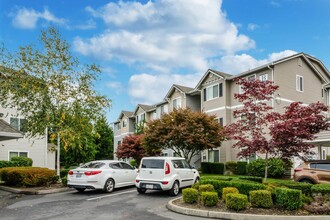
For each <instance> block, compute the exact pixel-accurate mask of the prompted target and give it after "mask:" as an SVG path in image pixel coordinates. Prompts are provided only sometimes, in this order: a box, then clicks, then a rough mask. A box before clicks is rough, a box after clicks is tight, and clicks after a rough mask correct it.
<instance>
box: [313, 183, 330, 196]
mask: <svg viewBox="0 0 330 220" xmlns="http://www.w3.org/2000/svg"><path fill="white" fill-rule="evenodd" d="M311 192H312V193H313V194H318V193H320V194H322V195H325V194H330V184H316V185H312V188H311Z"/></svg>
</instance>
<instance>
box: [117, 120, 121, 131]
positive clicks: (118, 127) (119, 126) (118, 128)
mask: <svg viewBox="0 0 330 220" xmlns="http://www.w3.org/2000/svg"><path fill="white" fill-rule="evenodd" d="M120 129H121V125H120V122H118V123H117V130H120Z"/></svg>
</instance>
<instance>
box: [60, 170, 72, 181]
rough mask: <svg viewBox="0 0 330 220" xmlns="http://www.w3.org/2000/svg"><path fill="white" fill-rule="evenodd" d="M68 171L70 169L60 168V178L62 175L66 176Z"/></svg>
mask: <svg viewBox="0 0 330 220" xmlns="http://www.w3.org/2000/svg"><path fill="white" fill-rule="evenodd" d="M69 171H70V169H62V170H60V178H61V179H62V178H63V177H66V176H68V172H69Z"/></svg>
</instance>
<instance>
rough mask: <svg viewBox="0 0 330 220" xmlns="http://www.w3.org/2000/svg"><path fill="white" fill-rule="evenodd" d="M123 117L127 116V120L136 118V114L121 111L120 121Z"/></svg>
mask: <svg viewBox="0 0 330 220" xmlns="http://www.w3.org/2000/svg"><path fill="white" fill-rule="evenodd" d="M123 115H125V116H126V117H127V118H132V117H134V112H129V111H121V113H120V115H119V118H118V120H120V119H121V118H122V117H123Z"/></svg>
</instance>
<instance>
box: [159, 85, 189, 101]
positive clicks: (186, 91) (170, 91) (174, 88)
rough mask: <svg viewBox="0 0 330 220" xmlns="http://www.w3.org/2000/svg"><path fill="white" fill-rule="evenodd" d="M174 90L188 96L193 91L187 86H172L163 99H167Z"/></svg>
mask: <svg viewBox="0 0 330 220" xmlns="http://www.w3.org/2000/svg"><path fill="white" fill-rule="evenodd" d="M175 90H179V91H180V92H181V93H183V94H189V93H191V92H192V91H194V88H190V87H187V86H181V85H177V84H173V85H172V86H171V88H170V90H169V91H168V92H167V94H166V96H165V98H164V99H165V100H166V99H167V98H168V97H170V96H171V95H172V93H173V92H174V91H175Z"/></svg>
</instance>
